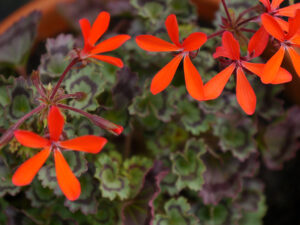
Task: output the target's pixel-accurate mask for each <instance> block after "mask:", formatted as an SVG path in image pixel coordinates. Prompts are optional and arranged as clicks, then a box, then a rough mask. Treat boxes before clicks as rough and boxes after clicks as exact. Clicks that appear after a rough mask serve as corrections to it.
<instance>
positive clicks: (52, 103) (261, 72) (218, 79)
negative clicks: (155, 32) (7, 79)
mask: <svg viewBox="0 0 300 225" xmlns="http://www.w3.org/2000/svg"><path fill="white" fill-rule="evenodd" d="M222 2H223V4H224V7H225V11H226V14H227V18H223V24H222V25H221V28H222V29H221V30H220V31H218V32H216V33H215V34H213V35H210V36H207V35H206V34H205V33H202V32H194V33H192V34H190V35H189V36H187V37H186V38H185V39H182V40H180V37H179V27H178V22H177V18H176V16H175V15H174V14H172V15H169V16H168V17H167V19H166V21H165V26H166V29H167V34H168V36H169V38H170V40H171V42H168V41H165V40H163V39H161V38H158V37H155V36H152V35H148V34H147V35H138V36H137V37H136V38H135V41H136V44H137V45H138V46H139V47H140V48H142V49H143V50H146V51H149V52H170V53H171V54H173V56H174V57H173V59H172V60H171V61H170V62H169V63H168V64H167V65H165V66H164V67H163V68H162V69H161V70H160V71H159V72H158V73H157V74H156V75H155V76H154V78H153V80H152V83H151V87H150V91H151V93H152V94H153V95H156V94H158V93H160V92H162V91H163V90H165V89H166V88H167V87H168V86H169V85H170V83H171V82H172V80H173V77H174V75H175V73H176V71H177V69H178V67H179V64H180V63H181V61H183V70H184V78H185V85H186V89H187V92H188V93H189V95H190V96H191V97H192V98H194V99H196V100H198V101H208V100H213V99H216V98H218V97H219V96H220V95H221V93H222V92H223V90H224V88H225V86H226V84H227V83H228V81H229V79H230V77H231V75H232V74H233V73H234V74H235V78H236V79H235V81H236V98H237V102H238V103H239V105H240V107H241V108H242V109H243V111H244V112H245V113H246V114H248V115H252V114H254V112H255V109H256V103H257V98H256V94H255V92H254V90H253V88H252V86H251V84H250V82H249V81H248V79H247V77H246V74H249V75H250V76H252V75H256V76H257V77H258V78H260V80H261V81H262V83H264V84H283V83H287V82H290V81H291V80H292V75H291V74H290V73H289V72H288V71H287V70H285V69H284V68H282V67H281V64H282V61H283V58H284V55H285V52H286V51H287V52H288V53H289V56H290V58H291V60H292V62H293V66H294V68H295V70H296V72H297V74H298V76H299V77H300V65H299V62H300V55H299V53H298V52H297V51H296V50H295V47H300V3H297V4H294V5H291V6H289V7H285V8H279V6H280V4H281V3H282V0H273V1H272V3H270V1H269V0H260V2H261V3H262V5H263V7H264V12H263V13H262V14H261V15H259V16H256V17H253V18H250V19H246V20H243V19H241V18H237V19H236V20H235V18H233V17H232V16H231V15H230V13H229V12H228V9H227V6H226V4H225V1H222ZM284 17H288V21H285V20H283V18H284ZM253 21H259V23H260V24H261V27H260V28H259V29H258V30H257V31H254V32H253V30H250V29H247V28H245V27H243V26H244V25H245V24H247V23H248V22H253ZM109 22H110V14H109V13H107V12H101V13H100V14H99V15H98V17H97V18H96V20H95V22H94V24H93V25H92V26H91V24H90V22H89V21H88V20H87V19H81V20H80V21H79V24H80V27H81V31H82V35H83V39H84V47H83V48H82V49H75V54H73V55H72V61H71V62H70V64H69V66H68V67H67V68H66V69H65V71H64V72H63V73H62V75H61V76H60V78H59V80H58V82H57V84H56V85H55V86H54V87H53V88H52V89H51V90H50V91H49V90H47V89H46V88H45V87H44V86H43V84H42V83H41V81H40V79H39V75H38V74H37V73H34V74H33V76H32V82H33V84H34V85H35V87H36V89H37V92H38V94H39V98H38V100H39V103H40V105H39V106H38V107H37V108H36V109H34V110H33V111H31V112H30V113H28V114H26V115H25V116H24V117H22V118H21V119H20V120H19V121H18V122H17V123H16V124H15V125H13V126H12V127H11V128H10V129H8V130H7V131H6V133H4V134H3V135H2V137H1V140H0V143H1V144H4V143H7V142H8V141H10V140H11V139H12V138H13V136H14V137H15V138H16V139H17V141H18V142H20V143H21V144H22V145H24V146H26V147H30V148H42V149H43V150H41V151H40V152H39V153H37V154H36V155H35V156H33V157H32V158H30V159H28V160H27V161H26V162H25V163H23V164H22V165H21V166H20V167H19V168H18V169H17V170H16V172H15V173H14V175H13V178H12V181H13V184H15V185H17V186H23V185H28V184H30V183H31V182H32V180H33V178H34V177H35V175H36V174H37V173H38V171H39V170H40V169H41V167H42V166H43V164H44V163H45V162H46V160H47V159H48V157H49V155H50V154H51V153H53V155H54V161H55V171H56V176H57V181H58V185H59V187H60V189H61V190H62V192H63V193H64V195H65V196H66V197H67V198H68V199H69V200H72V201H73V200H76V199H78V197H79V196H80V192H81V187H80V183H79V181H78V180H77V178H76V177H75V175H74V174H73V173H72V171H71V169H70V167H69V165H68V164H67V162H66V160H65V159H64V156H63V154H62V152H64V151H66V150H75V151H81V152H87V153H93V154H96V153H99V152H100V151H101V150H102V148H103V147H104V146H105V144H106V142H107V140H106V139H105V138H103V137H98V136H94V135H87V136H81V137H77V138H74V139H71V140H65V137H64V135H62V133H63V128H64V123H65V119H64V117H63V115H62V113H61V111H60V109H63V110H71V111H74V112H77V113H80V114H82V115H83V116H85V117H86V118H88V119H89V120H90V121H91V122H92V123H93V124H95V125H96V126H98V127H100V128H103V129H106V130H108V131H109V132H111V133H113V134H115V135H120V134H121V133H122V131H123V127H121V126H119V125H116V124H114V123H111V122H110V121H107V120H105V119H104V118H102V117H100V116H98V115H93V114H90V113H88V112H85V111H83V110H80V109H77V108H74V107H71V106H68V105H66V104H65V102H64V101H65V100H66V99H70V98H72V99H77V100H79V99H81V98H82V97H83V96H84V93H81V92H78V93H68V94H64V91H63V90H61V84H62V82H63V80H64V78H65V77H66V75H67V74H68V72H69V71H70V70H71V69H72V68H73V67H74V65H76V64H81V65H83V66H84V65H85V64H86V63H87V62H89V61H92V60H93V59H97V60H100V61H103V62H105V63H109V64H112V65H114V66H117V67H119V68H122V67H123V66H124V64H123V61H122V60H121V59H120V58H117V57H114V56H110V55H105V53H107V52H110V51H113V50H115V49H117V48H119V47H120V46H121V45H123V44H124V43H125V42H126V41H128V40H129V39H130V38H131V37H130V36H129V35H126V34H122V35H116V36H114V37H110V38H108V39H106V40H104V41H102V42H100V43H97V42H98V40H99V39H100V38H101V37H102V36H103V34H104V33H105V32H106V30H107V29H108V26H109ZM242 31H248V32H253V33H254V35H253V36H252V37H251V39H250V40H249V42H248V48H247V53H246V54H242V53H241V52H242V51H241V47H240V43H239V41H238V40H239V37H240V36H239V35H240V33H241V32H242ZM216 36H221V38H222V45H221V46H219V47H217V48H216V51H215V53H214V55H213V57H214V58H216V59H220V61H222V64H223V66H224V69H222V70H221V72H219V73H218V74H216V75H215V76H214V77H213V78H211V79H210V80H209V81H207V82H206V83H204V82H203V80H202V78H201V75H200V74H199V72H198V70H197V68H196V67H195V65H194V64H193V63H192V59H193V58H195V57H197V54H198V51H199V49H200V48H201V46H203V45H204V44H205V43H206V42H207V40H208V39H210V38H213V37H216ZM270 40H271V41H272V43H273V44H274V46H275V47H276V48H278V50H277V52H276V53H275V54H274V55H273V56H272V57H271V58H270V59H269V60H268V62H267V63H266V64H261V63H255V62H253V61H252V60H253V59H254V58H256V57H259V56H260V55H262V53H263V52H264V50H265V48H266V46H267V44H268V43H269V41H270ZM73 53H74V52H73ZM37 113H41V114H42V115H43V114H45V115H47V121H48V123H47V127H48V133H46V134H45V137H41V136H39V135H37V134H35V133H33V132H30V131H24V130H18V128H19V126H20V125H21V124H22V123H23V122H24V121H25V120H26V119H28V118H29V117H31V116H32V115H34V114H37ZM46 137H47V138H46Z"/></svg>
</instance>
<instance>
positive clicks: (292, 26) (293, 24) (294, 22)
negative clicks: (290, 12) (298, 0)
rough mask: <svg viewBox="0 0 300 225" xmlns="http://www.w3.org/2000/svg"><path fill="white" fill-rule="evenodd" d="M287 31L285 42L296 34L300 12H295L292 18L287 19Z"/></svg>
mask: <svg viewBox="0 0 300 225" xmlns="http://www.w3.org/2000/svg"><path fill="white" fill-rule="evenodd" d="M288 24H289V31H288V34H287V36H286V37H285V38H286V40H289V39H291V38H293V37H294V36H295V35H296V34H297V33H298V32H299V28H300V10H297V12H296V15H295V17H294V18H289V22H288Z"/></svg>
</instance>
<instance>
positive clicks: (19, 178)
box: [12, 147, 50, 186]
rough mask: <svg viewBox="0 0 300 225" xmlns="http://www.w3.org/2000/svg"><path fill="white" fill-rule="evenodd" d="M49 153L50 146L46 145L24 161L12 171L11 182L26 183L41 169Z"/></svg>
mask: <svg viewBox="0 0 300 225" xmlns="http://www.w3.org/2000/svg"><path fill="white" fill-rule="evenodd" d="M49 155H50V148H49V147H47V148H45V149H43V150H42V151H40V152H39V153H37V154H36V155H35V156H33V157H31V158H30V159H28V160H27V161H25V162H24V163H23V164H22V165H21V166H20V167H19V168H18V169H17V170H16V172H15V173H14V175H13V177H12V182H13V184H14V185H16V186H24V185H28V184H30V183H31V182H32V180H33V178H34V177H35V175H36V174H37V173H38V171H39V170H40V169H41V167H42V166H43V165H44V163H45V162H46V160H47V158H48V157H49Z"/></svg>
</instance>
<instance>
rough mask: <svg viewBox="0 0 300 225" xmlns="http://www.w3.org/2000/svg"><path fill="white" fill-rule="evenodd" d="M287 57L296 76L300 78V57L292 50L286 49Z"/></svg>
mask: <svg viewBox="0 0 300 225" xmlns="http://www.w3.org/2000/svg"><path fill="white" fill-rule="evenodd" d="M288 52H289V55H290V57H291V60H292V63H293V66H294V69H295V71H296V72H297V74H298V76H299V77H300V55H299V54H298V52H296V50H295V49H293V48H288Z"/></svg>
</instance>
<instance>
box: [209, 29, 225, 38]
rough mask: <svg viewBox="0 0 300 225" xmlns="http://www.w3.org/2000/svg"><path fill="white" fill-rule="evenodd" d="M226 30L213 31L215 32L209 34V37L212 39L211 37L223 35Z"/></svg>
mask: <svg viewBox="0 0 300 225" xmlns="http://www.w3.org/2000/svg"><path fill="white" fill-rule="evenodd" d="M224 31H225V30H219V31H217V32H215V33H213V34H211V35H209V36H207V39H211V38H213V37H216V36H220V35H222V34H223V33H224Z"/></svg>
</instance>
